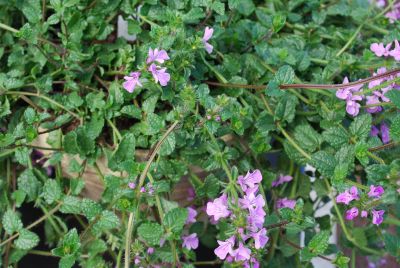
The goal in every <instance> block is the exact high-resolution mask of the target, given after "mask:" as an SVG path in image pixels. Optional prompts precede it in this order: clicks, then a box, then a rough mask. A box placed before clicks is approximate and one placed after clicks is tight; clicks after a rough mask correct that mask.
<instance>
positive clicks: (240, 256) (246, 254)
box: [234, 242, 251, 261]
mask: <svg viewBox="0 0 400 268" xmlns="http://www.w3.org/2000/svg"><path fill="white" fill-rule="evenodd" d="M250 253H251V250H250V249H248V248H246V247H245V246H244V245H243V243H242V242H240V243H239V247H238V248H237V249H236V250H235V252H234V256H235V261H245V260H250Z"/></svg>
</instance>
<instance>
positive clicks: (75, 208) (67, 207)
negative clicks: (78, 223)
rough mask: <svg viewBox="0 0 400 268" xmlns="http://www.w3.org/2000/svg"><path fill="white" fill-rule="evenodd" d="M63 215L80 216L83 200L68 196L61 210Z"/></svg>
mask: <svg viewBox="0 0 400 268" xmlns="http://www.w3.org/2000/svg"><path fill="white" fill-rule="evenodd" d="M60 211H61V212H62V213H71V214H79V213H81V199H79V198H77V197H75V196H66V197H65V198H64V200H63V204H62V206H61V208H60Z"/></svg>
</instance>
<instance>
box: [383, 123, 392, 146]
mask: <svg viewBox="0 0 400 268" xmlns="http://www.w3.org/2000/svg"><path fill="white" fill-rule="evenodd" d="M381 137H382V142H383V144H386V143H389V141H390V134H389V127H388V126H387V125H386V124H385V123H382V124H381Z"/></svg>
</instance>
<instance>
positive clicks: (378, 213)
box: [336, 185, 385, 225]
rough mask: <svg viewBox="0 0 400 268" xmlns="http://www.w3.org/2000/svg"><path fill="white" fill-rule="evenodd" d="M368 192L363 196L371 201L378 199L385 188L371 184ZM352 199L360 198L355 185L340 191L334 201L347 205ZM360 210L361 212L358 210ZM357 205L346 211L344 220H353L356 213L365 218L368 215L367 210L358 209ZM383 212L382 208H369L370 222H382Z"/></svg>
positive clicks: (363, 203)
mask: <svg viewBox="0 0 400 268" xmlns="http://www.w3.org/2000/svg"><path fill="white" fill-rule="evenodd" d="M369 189H370V190H369V192H368V193H367V196H365V197H366V198H365V199H368V198H370V199H373V201H376V200H378V199H380V198H381V196H382V195H383V193H384V192H385V190H384V189H383V187H382V186H380V185H378V186H375V185H371V186H370V187H369ZM353 200H360V195H359V193H358V189H357V187H355V186H352V187H351V188H350V189H347V190H345V191H344V192H343V193H340V194H339V195H338V196H337V197H336V202H337V203H343V204H346V205H349V204H350V202H352V201H353ZM366 201H367V200H365V201H363V202H360V203H361V204H360V206H364V208H365V207H367V206H368V205H367V206H365V204H366ZM360 210H361V212H360ZM360 210H359V208H358V207H357V206H354V207H352V208H350V209H349V210H347V211H346V220H354V219H355V218H357V217H358V215H359V214H360V216H361V217H362V218H366V217H367V216H368V211H367V210H364V209H360ZM384 213H385V211H384V210H375V209H371V214H372V223H373V224H375V225H380V224H381V223H382V222H383V214H384Z"/></svg>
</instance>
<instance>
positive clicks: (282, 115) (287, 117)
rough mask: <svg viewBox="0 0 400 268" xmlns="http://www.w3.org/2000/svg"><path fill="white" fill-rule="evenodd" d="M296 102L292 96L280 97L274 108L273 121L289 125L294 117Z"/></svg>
mask: <svg viewBox="0 0 400 268" xmlns="http://www.w3.org/2000/svg"><path fill="white" fill-rule="evenodd" d="M298 102H299V100H298V99H297V98H296V97H295V96H293V95H289V94H287V95H286V96H285V97H282V98H281V99H280V100H279V102H278V105H277V106H276V108H275V117H274V120H278V121H287V122H288V123H291V122H292V121H293V119H294V117H295V114H296V105H297V104H298Z"/></svg>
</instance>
